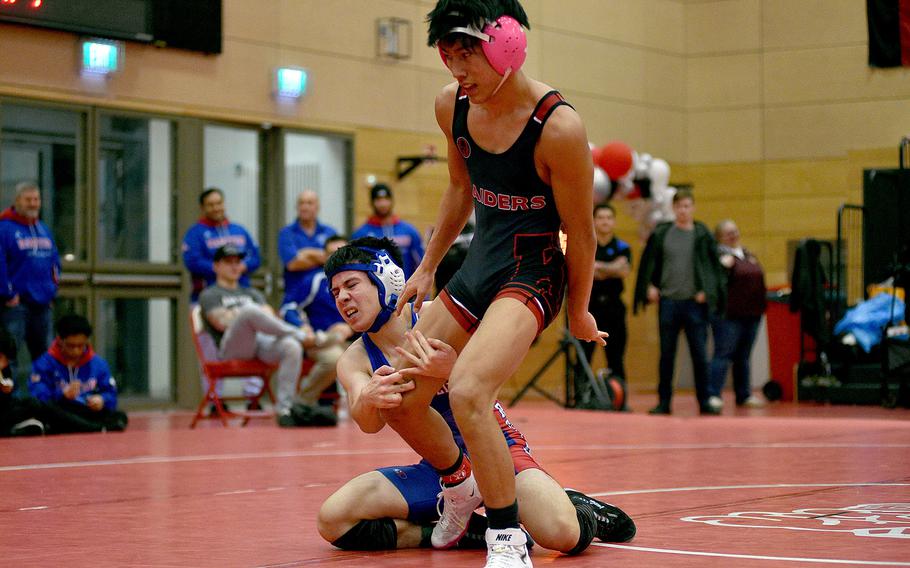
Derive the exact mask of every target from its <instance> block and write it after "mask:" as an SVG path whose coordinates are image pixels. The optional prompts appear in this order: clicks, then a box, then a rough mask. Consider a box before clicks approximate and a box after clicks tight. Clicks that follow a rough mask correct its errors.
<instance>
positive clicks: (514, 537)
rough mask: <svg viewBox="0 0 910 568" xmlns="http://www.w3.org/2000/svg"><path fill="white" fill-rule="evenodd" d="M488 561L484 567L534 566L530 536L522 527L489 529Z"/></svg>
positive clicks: (531, 567)
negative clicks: (530, 551)
mask: <svg viewBox="0 0 910 568" xmlns="http://www.w3.org/2000/svg"><path fill="white" fill-rule="evenodd" d="M486 538H487V563H486V565H485V566H484V568H533V565H532V564H531V555H530V553H528V546H527V544H528V537H527V536H526V535H525V533H524V531H523V530H521V529H498V530H494V529H487V533H486Z"/></svg>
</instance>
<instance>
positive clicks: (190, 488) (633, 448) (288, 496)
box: [0, 394, 910, 568]
mask: <svg viewBox="0 0 910 568" xmlns="http://www.w3.org/2000/svg"><path fill="white" fill-rule="evenodd" d="M632 402H633V406H634V408H635V412H631V413H612V412H594V411H577V410H565V409H562V408H560V407H558V406H556V405H554V404H551V403H548V402H537V401H530V400H523V401H522V402H520V403H519V404H518V405H517V406H515V407H514V408H511V409H509V410H508V412H509V417H510V418H511V420H512V421H513V422H514V423H515V424H516V425H517V426H518V427H519V428H520V429H521V430H522V431H523V432H524V433H525V435H526V436H527V438H528V440H529V442H530V444H531V447H532V449H533V451H534V455H535V456H536V457H537V459H538V460H539V461H540V462H541V464H542V465H543V466H544V467H545V468H546V469H547V470H548V471H549V472H550V473H551V474H552V475H553V476H554V477H555V478H556V479H557V480H559V481H560V482H561V483H562V484H564V485H566V486H571V487H574V488H576V489H579V490H582V491H585V492H586V493H588V494H590V495H594V496H599V497H600V498H601V499H603V500H606V501H609V502H611V503H614V504H616V505H618V506H620V507H622V508H623V509H624V510H625V511H627V512H628V513H629V514H630V515H631V516H632V517H633V518H634V519H635V521H636V523H637V525H638V535H637V536H636V537H635V539H634V540H633V541H632V542H630V543H625V544H604V543H595V544H594V545H593V546H592V547H591V548H590V549H588V551H586V552H585V553H584V554H582V555H580V556H577V557H572V558H568V557H564V556H560V555H558V554H556V553H553V552H550V551H547V550H543V549H539V548H538V549H535V550H534V552H533V560H534V563H535V565H536V566H547V565H558V566H560V567H564V568H569V567H595V566H597V567H600V566H611V567H648V566H660V567H678V566H699V567H703V566H712V567H713V566H717V567H729V566H737V567H740V566H743V567H753V566H754V567H768V566H794V567H795V566H804V565H806V564H814V565H822V566H825V565H830V566H835V565H849V566H910V410H906V409H903V410H902V409H898V410H886V409H882V408H878V407H849V406H820V405H806V404H803V405H795V404H789V403H778V404H774V405H771V406H769V407H767V408H764V409H759V410H745V409H731V408H730V407H731V406H732V401H731V400H728V401H727V410H726V411H725V412H726V414H725V415H723V416H719V417H713V416H711V417H699V416H697V409H696V406H695V403H694V401H693V397H692V396H691V395H689V394H680V395H679V396H677V397H676V399H675V400H674V415H673V416H667V417H665V416H648V415H647V414H645V410H646V409H647V408H649V407H650V406H652V405H653V403H654V397H653V395H647V394H644V395H637V396H634V397H633V399H632ZM191 418H192V414H191V413H187V412H171V413H136V414H133V415H131V424H130V428H129V429H128V431H127V432H124V433H120V434H112V433H110V434H92V435H70V436H57V437H46V438H31V439H3V440H0V483H2V485H0V486H2V493H0V535H2V537H0V543H2V544H0V548H2V555H0V565H3V566H14V567H27V566H41V567H46V566H66V567H68V568H74V567H78V566H92V567H107V566H111V567H113V566H117V567H124V566H144V567H156V568H164V567H177V566H180V567H185V566H193V567H207V566H237V567H272V568H276V567H282V568H290V567H302V566H323V565H331V566H352V567H353V566H357V567H362V566H367V565H371V566H373V567H375V568H379V567H382V566H389V567H392V566H394V567H410V566H414V567H418V566H419V567H421V568H429V567H446V568H460V567H479V566H482V565H483V553H482V552H481V551H465V552H461V551H430V550H410V551H394V552H375V553H361V552H344V551H340V550H337V549H335V548H333V547H332V546H330V545H329V544H327V543H325V542H323V541H322V540H321V539H320V537H319V535H318V534H317V533H316V527H315V518H316V511H317V510H318V508H319V505H320V503H322V501H323V500H324V499H325V498H326V497H327V496H328V495H329V494H330V493H331V492H333V491H334V490H335V489H337V488H338V487H339V486H340V485H341V484H343V483H344V482H345V481H347V480H348V479H350V478H351V477H353V476H354V475H356V474H358V473H360V472H363V471H366V470H369V469H372V468H375V467H379V466H386V465H392V464H402V463H411V462H413V461H414V460H415V455H414V454H413V452H412V451H411V450H409V449H408V448H407V447H406V446H405V445H404V444H403V443H402V442H401V441H400V440H399V439H398V437H397V436H396V435H395V434H394V432H392V431H390V430H388V429H387V431H383V432H381V433H380V434H378V435H373V436H368V435H366V434H363V433H361V432H360V431H359V430H358V429H357V428H356V426H355V425H354V424H353V423H351V422H343V423H342V424H341V425H340V426H339V427H337V428H314V429H279V428H278V427H276V426H275V424H274V422H273V421H271V420H254V421H251V422H250V424H249V425H248V426H247V427H245V428H241V427H240V426H239V424H237V423H235V424H232V425H231V426H230V427H228V428H224V427H223V426H221V424H220V423H218V422H217V421H205V422H203V423H202V424H201V425H200V426H199V427H197V428H196V429H195V430H190V429H189V428H188V425H189V422H190V420H191Z"/></svg>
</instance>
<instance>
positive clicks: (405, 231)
mask: <svg viewBox="0 0 910 568" xmlns="http://www.w3.org/2000/svg"><path fill="white" fill-rule="evenodd" d="M370 204H371V205H372V206H373V215H372V216H371V217H370V218H369V219H367V222H366V223H364V224H363V225H361V226H360V228H359V229H357V230H356V231H354V234H353V235H351V240H354V239H359V238H361V237H376V238H377V239H381V238H383V237H386V238H388V239H390V240H392V241H394V243H395V244H396V245H398V248H399V249H400V250H401V256H402V259H403V264H402V266H401V268H402V269H403V270H404V275H405V278H410V277H411V274H413V273H414V270H416V269H417V265H418V264H420V261H421V260H423V241H422V240H421V239H420V232H419V231H418V230H417V229H416V228H415V227H414V225H412V224H410V223H406V222H404V221H402V220H401V219H400V218H399V217H398V215H395V213H394V206H395V202H394V201H393V200H392V188H390V187H389V186H387V185H386V184H384V183H377V184H376V185H374V186H373V187H371V188H370Z"/></svg>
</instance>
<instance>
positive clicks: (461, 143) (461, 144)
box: [455, 136, 471, 159]
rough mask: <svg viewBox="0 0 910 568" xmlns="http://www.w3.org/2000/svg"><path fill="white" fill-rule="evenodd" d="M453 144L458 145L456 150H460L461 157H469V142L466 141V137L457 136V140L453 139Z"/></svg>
mask: <svg viewBox="0 0 910 568" xmlns="http://www.w3.org/2000/svg"><path fill="white" fill-rule="evenodd" d="M455 145H456V146H458V151H459V152H461V156H462V157H463V158H465V159H467V158H470V157H471V144H470V143H469V142H468V140H467V138H465V137H464V136H459V137H458V140H456V141H455Z"/></svg>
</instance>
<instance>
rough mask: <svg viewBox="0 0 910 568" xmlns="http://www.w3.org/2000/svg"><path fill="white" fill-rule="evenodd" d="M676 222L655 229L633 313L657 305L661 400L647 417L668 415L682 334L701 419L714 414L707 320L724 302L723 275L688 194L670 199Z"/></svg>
mask: <svg viewBox="0 0 910 568" xmlns="http://www.w3.org/2000/svg"><path fill="white" fill-rule="evenodd" d="M673 212H674V214H675V215H676V220H675V221H674V222H672V223H662V224H660V225H658V226H657V227H656V228H655V229H654V233H652V234H651V237H650V238H649V239H648V243H647V245H646V246H645V251H644V253H642V257H641V263H640V265H639V268H638V280H637V281H636V284H635V304H634V311H635V312H637V311H638V309H639V307H642V308H643V307H644V306H645V305H646V304H650V303H655V304H658V322H659V324H660V382H659V383H658V387H657V392H658V396H659V397H660V400H659V402H658V404H657V406H655V407H654V408H652V409H651V411H650V412H651V414H670V400H671V398H672V396H673V369H674V366H675V361H676V343H677V340H678V338H679V332H680V330H683V331H685V333H686V340H687V341H688V343H689V353H690V354H691V356H692V369H693V373H694V375H695V376H694V378H695V394H696V397H697V398H698V404H699V408H700V410H701V413H702V414H717V413H718V411H716V410H714V409H713V408H712V407H711V406H709V405H708V390H707V385H708V358H707V338H708V321H709V315H710V313H711V312H716V311H718V310H720V309H722V308H723V306H724V303H725V292H724V290H725V289H726V288H725V286H724V278H725V276H724V271H723V269H722V267H721V265H720V262H719V261H718V257H717V243H716V242H715V240H714V237H713V236H712V234H711V231H710V229H708V227H706V226H705V225H704V224H703V223H701V222H699V221H696V220H695V218H694V214H695V199H694V197H693V196H692V192H690V191H687V190H680V191H678V192H677V193H676V194H675V195H674V196H673Z"/></svg>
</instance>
